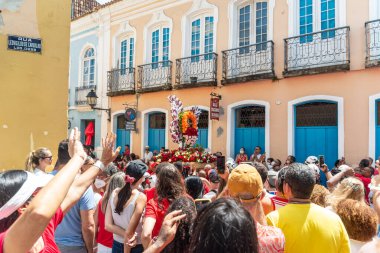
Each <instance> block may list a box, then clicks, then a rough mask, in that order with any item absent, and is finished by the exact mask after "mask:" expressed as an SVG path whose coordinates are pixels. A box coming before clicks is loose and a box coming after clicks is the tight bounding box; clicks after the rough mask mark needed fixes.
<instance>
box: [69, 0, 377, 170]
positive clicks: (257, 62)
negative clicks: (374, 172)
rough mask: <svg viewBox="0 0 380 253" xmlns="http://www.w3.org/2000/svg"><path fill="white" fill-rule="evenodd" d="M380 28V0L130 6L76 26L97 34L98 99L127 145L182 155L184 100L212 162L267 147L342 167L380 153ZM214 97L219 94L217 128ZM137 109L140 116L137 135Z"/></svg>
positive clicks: (105, 9) (183, 0) (276, 153)
mask: <svg viewBox="0 0 380 253" xmlns="http://www.w3.org/2000/svg"><path fill="white" fill-rule="evenodd" d="M378 18H380V5H379V3H378V1H376V0H363V1H356V0H288V1H285V0H257V1H255V0H225V1H220V0H194V1H189V0H177V1H175V0H165V1H158V0H147V1H137V0H129V1H115V2H112V3H110V4H107V5H106V6H102V7H100V8H99V9H98V10H97V11H95V12H93V13H91V14H89V15H86V16H84V17H82V18H80V19H77V20H75V21H73V23H72V27H77V28H78V29H80V30H81V31H88V30H89V29H90V26H92V27H96V29H98V30H97V35H98V36H99V37H98V43H97V47H96V48H97V49H96V51H97V53H95V57H96V59H97V64H96V66H98V69H97V70H96V74H97V75H98V78H97V80H98V83H97V84H96V85H97V94H98V96H99V97H103V96H102V95H101V94H103V93H104V92H105V90H107V95H108V100H107V101H104V99H101V101H100V102H101V103H103V105H102V106H108V107H110V109H111V121H110V122H109V123H108V124H107V126H108V129H110V130H113V131H114V132H117V133H118V144H119V145H124V144H129V145H131V149H132V151H133V152H135V153H138V154H139V153H141V152H142V151H143V148H144V146H145V145H149V146H151V147H152V149H153V150H157V149H159V148H160V147H162V146H165V147H167V148H174V147H175V145H174V143H172V141H171V140H170V137H169V136H170V135H169V122H170V106H169V103H168V100H167V97H168V96H169V95H170V94H175V95H177V96H178V97H179V98H181V99H182V101H183V103H184V105H185V106H193V105H197V106H199V107H200V108H201V109H202V110H203V114H202V117H201V120H200V121H201V122H200V139H199V141H198V142H199V144H201V145H202V146H204V147H207V148H209V149H211V150H212V151H214V152H215V151H221V152H223V153H224V154H226V155H227V156H232V157H233V156H235V155H236V153H237V152H238V150H239V149H240V148H241V147H245V149H246V150H247V152H248V153H250V154H251V153H252V152H253V149H254V147H255V146H261V147H262V150H263V151H265V152H266V153H267V156H271V157H276V158H280V159H281V160H284V159H285V157H286V156H287V155H295V156H296V157H297V160H298V161H304V159H305V158H306V157H307V156H308V155H316V156H318V155H325V157H326V162H327V163H328V165H329V166H330V167H332V166H333V164H334V161H335V160H336V159H338V158H340V157H342V156H345V157H346V160H347V161H351V162H358V160H359V159H360V158H363V157H364V156H368V155H369V156H371V157H378V156H379V155H380V120H379V119H378V118H379V117H378V115H379V110H378V109H379V107H380V102H379V101H380V100H379V99H380V85H379V75H380V70H379V68H377V67H376V66H377V65H378V63H379V59H380V53H379V52H380V37H379V35H380V34H379V32H380V27H379V24H380V21H377V19H378ZM95 23H96V24H95ZM90 24H91V25H90ZM76 34H78V35H77V36H84V35H79V34H80V32H79V30H78V33H76ZM94 47H95V46H94ZM78 52H81V54H83V55H85V52H86V49H85V47H84V46H82V50H80V51H78ZM79 57H83V56H79ZM73 67H74V66H71V68H73ZM80 68H81V67H79V70H77V71H78V72H80ZM100 68H101V69H100ZM107 77H108V78H107ZM74 83H75V82H74ZM210 93H216V94H217V95H220V96H221V100H220V107H221V108H220V117H219V120H210V117H209V114H210ZM128 107H134V108H136V109H137V112H138V113H137V120H136V126H137V130H136V131H132V132H130V131H127V130H125V119H124V112H125V109H126V108H128ZM104 116H105V113H104V112H103V117H104ZM376 140H379V141H376Z"/></svg>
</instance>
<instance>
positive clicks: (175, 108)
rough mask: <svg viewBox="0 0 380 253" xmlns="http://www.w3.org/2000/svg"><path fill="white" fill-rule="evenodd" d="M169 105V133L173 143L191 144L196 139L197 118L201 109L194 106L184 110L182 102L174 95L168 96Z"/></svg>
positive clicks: (183, 145) (182, 145)
mask: <svg viewBox="0 0 380 253" xmlns="http://www.w3.org/2000/svg"><path fill="white" fill-rule="evenodd" d="M168 99H169V102H170V105H171V110H170V112H171V116H172V121H171V122H170V135H171V137H172V139H173V142H174V143H177V144H180V145H181V147H185V146H193V145H194V144H195V143H196V141H197V139H198V120H199V116H200V114H201V110H199V108H198V107H196V106H194V107H193V108H192V109H191V110H188V111H184V110H183V104H182V102H181V100H179V99H178V98H177V97H176V96H175V95H171V96H169V97H168Z"/></svg>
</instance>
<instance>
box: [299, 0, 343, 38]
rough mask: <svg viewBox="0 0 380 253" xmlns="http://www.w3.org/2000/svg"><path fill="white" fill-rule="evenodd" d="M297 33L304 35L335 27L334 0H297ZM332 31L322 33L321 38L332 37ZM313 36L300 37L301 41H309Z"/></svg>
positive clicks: (335, 12)
mask: <svg viewBox="0 0 380 253" xmlns="http://www.w3.org/2000/svg"><path fill="white" fill-rule="evenodd" d="M297 2H298V6H297V9H296V12H297V17H298V18H297V26H298V29H297V30H298V31H297V32H298V34H299V35H304V34H309V33H313V32H318V31H324V30H329V29H333V28H335V27H336V17H337V8H336V0H297ZM334 36H335V32H334V31H328V32H323V33H322V37H321V38H322V39H327V38H333V37H334ZM312 40H313V36H304V37H301V43H304V42H310V41H312Z"/></svg>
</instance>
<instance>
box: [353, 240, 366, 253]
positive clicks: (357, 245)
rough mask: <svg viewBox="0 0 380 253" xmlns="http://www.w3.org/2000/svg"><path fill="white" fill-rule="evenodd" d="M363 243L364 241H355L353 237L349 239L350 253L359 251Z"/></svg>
mask: <svg viewBox="0 0 380 253" xmlns="http://www.w3.org/2000/svg"><path fill="white" fill-rule="evenodd" d="M364 244H366V243H365V242H361V241H357V240H354V239H350V246H351V247H350V248H351V253H359V251H360V248H361V247H363V245H364Z"/></svg>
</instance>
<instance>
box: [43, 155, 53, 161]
mask: <svg viewBox="0 0 380 253" xmlns="http://www.w3.org/2000/svg"><path fill="white" fill-rule="evenodd" d="M42 159H49V160H53V156H47V157H42Z"/></svg>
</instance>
